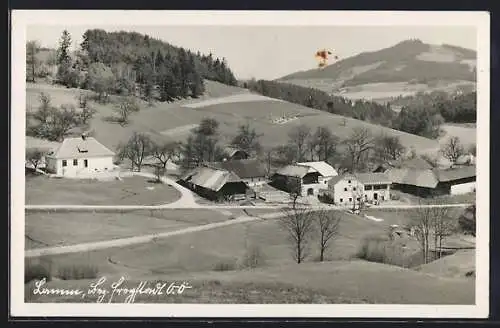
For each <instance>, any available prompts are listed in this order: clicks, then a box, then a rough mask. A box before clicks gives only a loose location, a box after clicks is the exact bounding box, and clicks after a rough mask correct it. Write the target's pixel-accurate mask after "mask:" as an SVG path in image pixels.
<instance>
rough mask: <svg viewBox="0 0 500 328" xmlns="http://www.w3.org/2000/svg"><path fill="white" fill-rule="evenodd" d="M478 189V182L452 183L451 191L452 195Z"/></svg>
mask: <svg viewBox="0 0 500 328" xmlns="http://www.w3.org/2000/svg"><path fill="white" fill-rule="evenodd" d="M475 191H476V182H468V183H461V184H457V185H452V186H451V190H450V193H451V194H452V195H462V194H467V193H470V192H475Z"/></svg>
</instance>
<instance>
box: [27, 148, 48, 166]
mask: <svg viewBox="0 0 500 328" xmlns="http://www.w3.org/2000/svg"><path fill="white" fill-rule="evenodd" d="M43 155H44V151H43V150H42V149H39V148H26V161H28V162H29V163H31V165H33V169H34V170H35V172H36V169H37V168H38V165H40V163H41V162H42V160H43Z"/></svg>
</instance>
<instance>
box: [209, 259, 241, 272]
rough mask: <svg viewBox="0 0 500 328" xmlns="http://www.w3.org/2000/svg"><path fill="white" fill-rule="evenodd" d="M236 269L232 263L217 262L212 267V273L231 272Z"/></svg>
mask: <svg viewBox="0 0 500 328" xmlns="http://www.w3.org/2000/svg"><path fill="white" fill-rule="evenodd" d="M235 269H236V265H235V263H234V261H232V262H226V261H220V262H217V263H216V264H215V265H214V269H213V270H214V271H232V270H235Z"/></svg>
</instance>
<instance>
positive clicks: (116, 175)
mask: <svg viewBox="0 0 500 328" xmlns="http://www.w3.org/2000/svg"><path fill="white" fill-rule="evenodd" d="M489 40H490V38H489V15H488V14H487V13H484V12H398V13H396V12H392V13H391V12H349V11H347V12H335V11H332V12H328V11H325V12H251V11H248V12H230V11H229V12H203V11H199V12H195V11H192V12H190V11H183V12H173V11H164V12H162V11H157V12H150V11H142V12H141V11H127V12H125V11H106V12H104V11H90V10H87V11H85V10H82V11H71V12H70V11H34V10H33V11H14V12H13V15H12V70H11V72H12V108H11V117H12V126H13V129H12V136H11V148H12V157H11V170H12V179H13V180H12V187H11V188H12V195H11V197H12V203H11V213H12V217H11V264H12V265H11V291H12V293H11V306H12V308H11V312H12V315H20V316H38V315H39V316H70V315H78V316H169V317H172V316H174V317H212V316H217V317H227V316H239V317H282V316H287V317H295V316H299V317H360V318H361V317H450V318H453V317H485V316H487V314H488V304H489V303H488V293H489V292H488V289H489V286H488V281H489V268H488V263H489V254H488V245H489ZM478 132H479V133H478ZM23 163H24V170H23ZM479 168H481V170H479ZM476 216H477V218H478V219H477V221H476ZM23 235H24V236H23ZM23 254H24V255H23ZM23 273H24V280H23V278H22V277H23Z"/></svg>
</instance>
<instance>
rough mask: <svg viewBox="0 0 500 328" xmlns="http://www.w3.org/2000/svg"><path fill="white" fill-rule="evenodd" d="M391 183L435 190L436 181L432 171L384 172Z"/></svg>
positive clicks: (406, 169)
mask: <svg viewBox="0 0 500 328" xmlns="http://www.w3.org/2000/svg"><path fill="white" fill-rule="evenodd" d="M386 173H387V175H388V176H389V179H390V180H391V181H392V183H397V184H405V185H412V186H417V187H424V188H436V186H437V184H438V180H437V178H436V176H435V174H434V173H433V172H432V170H418V169H411V168H401V169H390V170H389V171H387V172H386Z"/></svg>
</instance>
